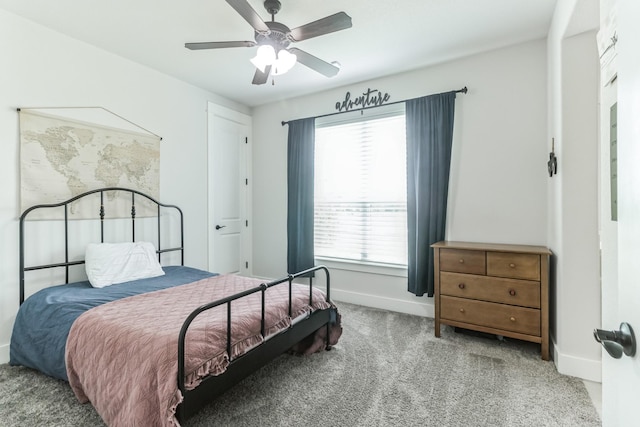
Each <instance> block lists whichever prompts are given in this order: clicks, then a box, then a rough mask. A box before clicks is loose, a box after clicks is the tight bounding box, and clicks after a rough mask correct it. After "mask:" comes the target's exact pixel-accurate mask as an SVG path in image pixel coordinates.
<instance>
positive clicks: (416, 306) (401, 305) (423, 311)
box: [254, 276, 435, 318]
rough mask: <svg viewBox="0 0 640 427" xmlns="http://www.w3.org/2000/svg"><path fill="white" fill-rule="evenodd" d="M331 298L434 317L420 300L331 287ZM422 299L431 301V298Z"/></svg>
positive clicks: (263, 278)
mask: <svg viewBox="0 0 640 427" xmlns="http://www.w3.org/2000/svg"><path fill="white" fill-rule="evenodd" d="M254 277H255V278H256V279H260V280H265V281H270V280H273V279H268V278H265V277H260V276H254ZM314 286H316V287H317V288H318V289H322V290H323V291H326V288H325V286H323V285H322V284H316V283H315V282H314ZM331 299H332V300H333V301H336V302H339V301H341V302H346V303H350V304H357V305H363V306H365V307H373V308H379V309H381V310H389V311H397V312H398V313H406V314H413V315H416V316H422V317H431V318H434V317H435V311H434V307H433V303H432V304H425V303H420V302H413V301H406V300H401V299H397V298H388V297H382V296H379V295H371V294H363V293H359V292H351V291H345V290H341V289H336V288H334V287H333V286H332V287H331ZM423 299H424V300H428V301H433V298H429V299H427V297H424V298H423Z"/></svg>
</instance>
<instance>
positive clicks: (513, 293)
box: [509, 289, 516, 297]
mask: <svg viewBox="0 0 640 427" xmlns="http://www.w3.org/2000/svg"><path fill="white" fill-rule="evenodd" d="M509 295H511V296H512V297H514V296H516V290H515V289H509Z"/></svg>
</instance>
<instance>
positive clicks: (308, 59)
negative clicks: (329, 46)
mask: <svg viewBox="0 0 640 427" xmlns="http://www.w3.org/2000/svg"><path fill="white" fill-rule="evenodd" d="M226 2H227V3H229V5H230V6H231V7H232V8H234V9H235V11H236V12H238V13H239V14H240V16H242V17H243V18H244V19H245V20H246V21H247V22H248V23H249V25H251V26H252V27H253V29H254V30H255V34H254V38H255V41H226V42H199V43H185V45H184V46H185V47H186V48H188V49H191V50H199V49H221V48H228V47H253V46H259V47H258V52H257V55H256V57H255V58H253V59H252V60H251V62H252V63H253V64H254V65H255V66H256V68H257V70H256V73H255V75H254V76H253V81H252V83H253V84H254V85H261V84H264V83H266V81H267V79H268V78H269V75H270V74H272V75H279V74H284V73H286V72H287V71H288V70H289V69H290V68H291V67H293V65H295V63H296V61H297V62H300V63H301V64H302V65H305V66H307V67H309V68H311V69H312V70H315V71H317V72H318V73H320V74H323V75H325V76H327V77H333V76H335V75H336V74H338V71H339V70H340V68H339V67H337V66H336V65H334V64H330V63H328V62H325V61H323V60H322V59H320V58H317V57H315V56H313V55H311V54H310V53H307V52H305V51H304V50H301V49H297V48H295V47H289V45H290V44H291V43H294V42H299V41H302V40H307V39H310V38H313V37H318V36H322V35H325V34H329V33H333V32H335V31H340V30H344V29H346V28H351V17H350V16H349V15H347V14H346V13H344V12H338V13H335V14H333V15H330V16H327V17H325V18H322V19H318V20H317V21H313V22H310V23H308V24H305V25H302V26H300V27H296V28H294V29H289V27H287V26H286V25H284V24H281V23H280V22H276V21H275V19H274V16H275V15H276V14H277V13H278V12H279V11H280V7H281V4H280V1H278V0H265V2H264V7H265V9H266V10H267V12H269V14H270V15H271V21H267V22H265V21H263V20H262V18H260V16H259V15H258V14H257V13H256V11H255V10H254V9H253V8H252V7H251V5H250V4H249V3H248V2H247V0H226Z"/></svg>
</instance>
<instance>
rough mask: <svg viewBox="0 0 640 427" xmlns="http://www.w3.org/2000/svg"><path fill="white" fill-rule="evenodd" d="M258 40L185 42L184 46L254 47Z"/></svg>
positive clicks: (208, 47)
mask: <svg viewBox="0 0 640 427" xmlns="http://www.w3.org/2000/svg"><path fill="white" fill-rule="evenodd" d="M255 45H256V42H250V41H237V42H198V43H185V44H184V47H186V48H187V49H191V50H200V49H222V48H226V47H252V46H255Z"/></svg>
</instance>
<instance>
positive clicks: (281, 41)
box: [255, 21, 291, 52]
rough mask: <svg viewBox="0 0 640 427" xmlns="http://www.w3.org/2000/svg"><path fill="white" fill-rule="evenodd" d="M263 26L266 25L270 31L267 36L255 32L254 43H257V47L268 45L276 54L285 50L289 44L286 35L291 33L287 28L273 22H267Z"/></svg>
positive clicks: (289, 41)
mask: <svg viewBox="0 0 640 427" xmlns="http://www.w3.org/2000/svg"><path fill="white" fill-rule="evenodd" d="M265 24H267V27H269V30H270V31H269V33H268V34H261V33H259V32H257V31H256V32H255V39H256V43H258V45H265V44H270V45H271V46H273V48H274V49H275V50H276V52H277V51H279V50H281V49H286V48H287V47H288V46H289V44H290V43H291V40H289V37H288V34H289V33H290V32H291V30H290V29H289V27H287V26H286V25H284V24H281V23H279V22H275V21H268V22H265Z"/></svg>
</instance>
